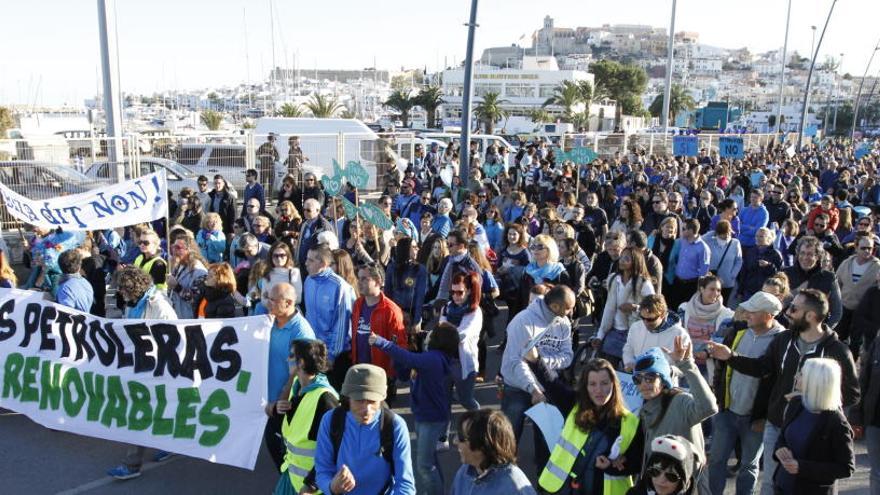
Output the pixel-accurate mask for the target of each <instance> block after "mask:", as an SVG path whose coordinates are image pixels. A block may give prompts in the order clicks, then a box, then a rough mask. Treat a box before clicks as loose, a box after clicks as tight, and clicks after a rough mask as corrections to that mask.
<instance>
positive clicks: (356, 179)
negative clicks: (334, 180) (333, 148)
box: [345, 160, 370, 189]
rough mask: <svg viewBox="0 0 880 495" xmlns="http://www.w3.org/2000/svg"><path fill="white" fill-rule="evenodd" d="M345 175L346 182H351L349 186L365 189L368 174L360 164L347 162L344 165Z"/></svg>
mask: <svg viewBox="0 0 880 495" xmlns="http://www.w3.org/2000/svg"><path fill="white" fill-rule="evenodd" d="M345 175H346V176H347V177H348V181H349V182H351V185H353V186H354V187H356V188H358V189H363V188H365V187H367V183H368V182H369V181H370V174H369V173H367V169H365V168H364V166H363V165H361V162H356V161H354V160H352V161H349V162H348V163H347V164H346V165H345Z"/></svg>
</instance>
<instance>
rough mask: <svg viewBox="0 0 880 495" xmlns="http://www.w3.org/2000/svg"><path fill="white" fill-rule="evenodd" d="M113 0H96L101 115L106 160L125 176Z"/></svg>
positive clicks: (119, 176) (119, 175)
mask: <svg viewBox="0 0 880 495" xmlns="http://www.w3.org/2000/svg"><path fill="white" fill-rule="evenodd" d="M115 22H116V2H115V0H98V36H99V39H100V42H101V76H102V79H103V82H104V119H105V120H106V121H107V138H108V139H109V142H108V143H107V161H109V162H110V163H111V164H114V165H115V166H114V167H112V170H113V172H112V173H113V174H115V176H114V177H113V178H114V179H116V180H117V181H119V182H122V181H124V180H125V164H124V163H123V161H122V159H123V158H124V157H123V149H122V107H121V106H120V105H119V103H120V102H119V57H118V56H117V48H116V24H115Z"/></svg>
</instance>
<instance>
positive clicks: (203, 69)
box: [0, 0, 880, 106]
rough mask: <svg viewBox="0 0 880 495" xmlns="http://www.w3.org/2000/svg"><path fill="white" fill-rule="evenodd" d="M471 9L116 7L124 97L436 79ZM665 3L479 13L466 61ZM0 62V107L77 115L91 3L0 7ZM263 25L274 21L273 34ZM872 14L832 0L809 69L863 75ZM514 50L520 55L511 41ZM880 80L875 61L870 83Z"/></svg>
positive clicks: (390, 2) (680, 18) (872, 6)
mask: <svg viewBox="0 0 880 495" xmlns="http://www.w3.org/2000/svg"><path fill="white" fill-rule="evenodd" d="M792 2H793V7H792V14H791V31H790V35H789V50H796V51H797V52H798V53H800V54H801V55H806V54H808V53H809V52H810V47H811V38H812V33H813V30H812V29H811V27H810V26H817V30H816V40H817V41H818V38H819V35H820V34H821V31H822V26H823V24H824V22H825V17H826V15H827V13H828V9H829V7H830V6H831V3H832V0H792ZM470 3H471V2H470V1H469V0H446V1H444V2H442V3H440V2H425V1H414V0H378V1H376V0H374V1H372V2H370V1H363V0H323V1H319V2H318V1H302V0H249V1H245V0H213V1H207V0H176V1H171V0H150V1H146V0H118V1H116V21H117V22H116V24H117V25H116V29H117V32H118V47H119V65H120V84H121V86H122V91H123V92H133V93H145V94H152V93H153V92H156V91H159V90H162V89H171V90H174V89H177V90H181V91H182V90H188V89H207V88H214V87H222V86H231V85H234V84H238V83H241V82H246V81H257V80H259V79H265V78H266V77H267V76H268V72H269V70H270V67H271V66H272V60H273V55H272V26H274V37H275V54H274V59H275V62H276V64H277V65H284V62H285V61H287V64H286V65H287V66H288V67H290V66H292V64H293V60H294V59H298V60H299V62H298V65H299V67H300V68H301V69H303V70H306V69H314V68H322V69H361V68H364V67H372V66H373V64H374V60H375V64H376V66H377V67H378V68H379V69H388V70H399V69H400V68H416V67H418V68H425V67H426V68H427V69H428V71H431V72H432V71H435V70H438V69H442V68H443V67H444V66H445V65H444V64H446V65H452V64H453V63H454V62H460V61H461V60H462V59H463V58H464V55H465V49H466V44H467V28H466V27H465V26H464V24H465V23H466V22H467V19H468V15H469V10H470ZM786 5H787V1H786V0H736V1H727V2H723V1H722V2H718V1H708V0H678V4H677V15H676V24H675V30H676V31H697V32H699V33H700V42H701V43H706V44H709V45H713V46H720V47H725V48H740V47H744V46H745V47H748V48H749V49H750V50H752V51H753V53H759V52H763V51H768V50H773V49H778V48H780V47H781V46H782V42H783V39H784V35H785V13H786ZM671 6H672V0H616V1H609V0H553V1H548V2H535V1H525V0H482V1H481V2H480V4H479V10H478V18H477V22H478V24H479V28H478V29H477V36H476V50H475V56H476V57H479V55H480V53H481V52H482V50H483V49H484V48H488V47H492V46H505V45H510V44H514V43H517V41H518V40H520V38H521V37H522V36H523V35H527V36H530V35H531V33H532V32H533V31H535V30H536V29H539V28H540V27H541V26H542V24H543V19H544V16H545V15H550V16H551V17H553V18H554V20H555V25H556V26H557V27H578V26H590V27H596V26H600V25H602V24H646V25H652V26H657V27H661V26H662V27H667V28H668V25H669V18H670V12H671ZM0 11H2V12H3V16H2V17H3V32H4V42H3V45H4V49H3V52H2V54H0V105H4V104H29V105H33V104H36V105H37V106H58V105H63V104H70V105H74V106H80V105H82V103H83V100H84V99H86V98H90V97H92V96H93V95H94V94H95V93H96V92H97V90H98V87H99V85H100V81H101V79H100V59H99V48H100V45H99V39H98V15H97V1H96V0H32V1H27V2H24V1H16V0H0ZM271 19H275V21H274V22H272V21H271ZM878 19H880V1H878V0H840V1H838V2H837V5H836V6H835V9H834V13H833V16H832V18H831V22H830V24H829V26H828V31H827V33H826V35H825V39H824V41H823V43H822V47H821V51H820V52H819V57H818V60H819V61H820V62H821V61H823V60H824V59H825V57H826V56H828V55H831V56H834V57H840V54H841V53H843V54H844V57H843V65H842V70H843V71H844V72H850V73H852V74H854V75H861V74H863V73H864V71H865V67H866V64H867V63H868V58H869V57H870V54H871V53H872V52H873V49H874V46H875V45H876V44H877V43H878V40H880V22H878ZM521 43H528V41H527V40H525V39H524V40H522V41H521ZM878 69H880V57H877V60H875V61H874V64H873V65H872V68H871V74H877V73H878V72H880V71H878Z"/></svg>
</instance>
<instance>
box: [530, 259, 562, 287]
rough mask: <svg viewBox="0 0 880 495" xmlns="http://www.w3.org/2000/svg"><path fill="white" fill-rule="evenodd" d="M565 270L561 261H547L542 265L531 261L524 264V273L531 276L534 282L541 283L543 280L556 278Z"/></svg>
mask: <svg viewBox="0 0 880 495" xmlns="http://www.w3.org/2000/svg"><path fill="white" fill-rule="evenodd" d="M564 270H565V267H564V266H562V263H547V264H546V265H544V266H538V263H536V262H534V261H533V262H531V263H529V264H528V265H526V273H528V274H529V276H530V277H532V280H534V282H535V283H536V284H543V283H544V282H545V281H546V282H549V281H551V280H556V278H557V277H559V274H560V273H562V272H563V271H564Z"/></svg>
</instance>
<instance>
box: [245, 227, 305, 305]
mask: <svg viewBox="0 0 880 495" xmlns="http://www.w3.org/2000/svg"><path fill="white" fill-rule="evenodd" d="M267 261H268V262H267V263H260V264H259V265H258V266H259V269H258V271H259V273H258V274H257V275H258V277H259V278H257V279H256V289H257V291H259V293H260V295H261V298H260V300H261V302H260V303H259V304H257V306H256V307H255V308H254V314H256V315H261V314H266V312H267V308H266V306H265V303H263V302H262V301H267V300H268V298H269V293H270V292H271V291H272V287H275V286H276V285H277V284H279V283H281V282H286V283H288V284H290V285H292V286H293V288H294V289H295V290H296V304H300V303H301V302H302V278H300V273H299V269H298V268H296V266H295V264H294V260H293V255H292V254H291V252H290V247H289V246H288V245H287V244H285V243H283V242H276V243H275V244H273V245H272V247H271V248H269V259H268V260H267Z"/></svg>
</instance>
